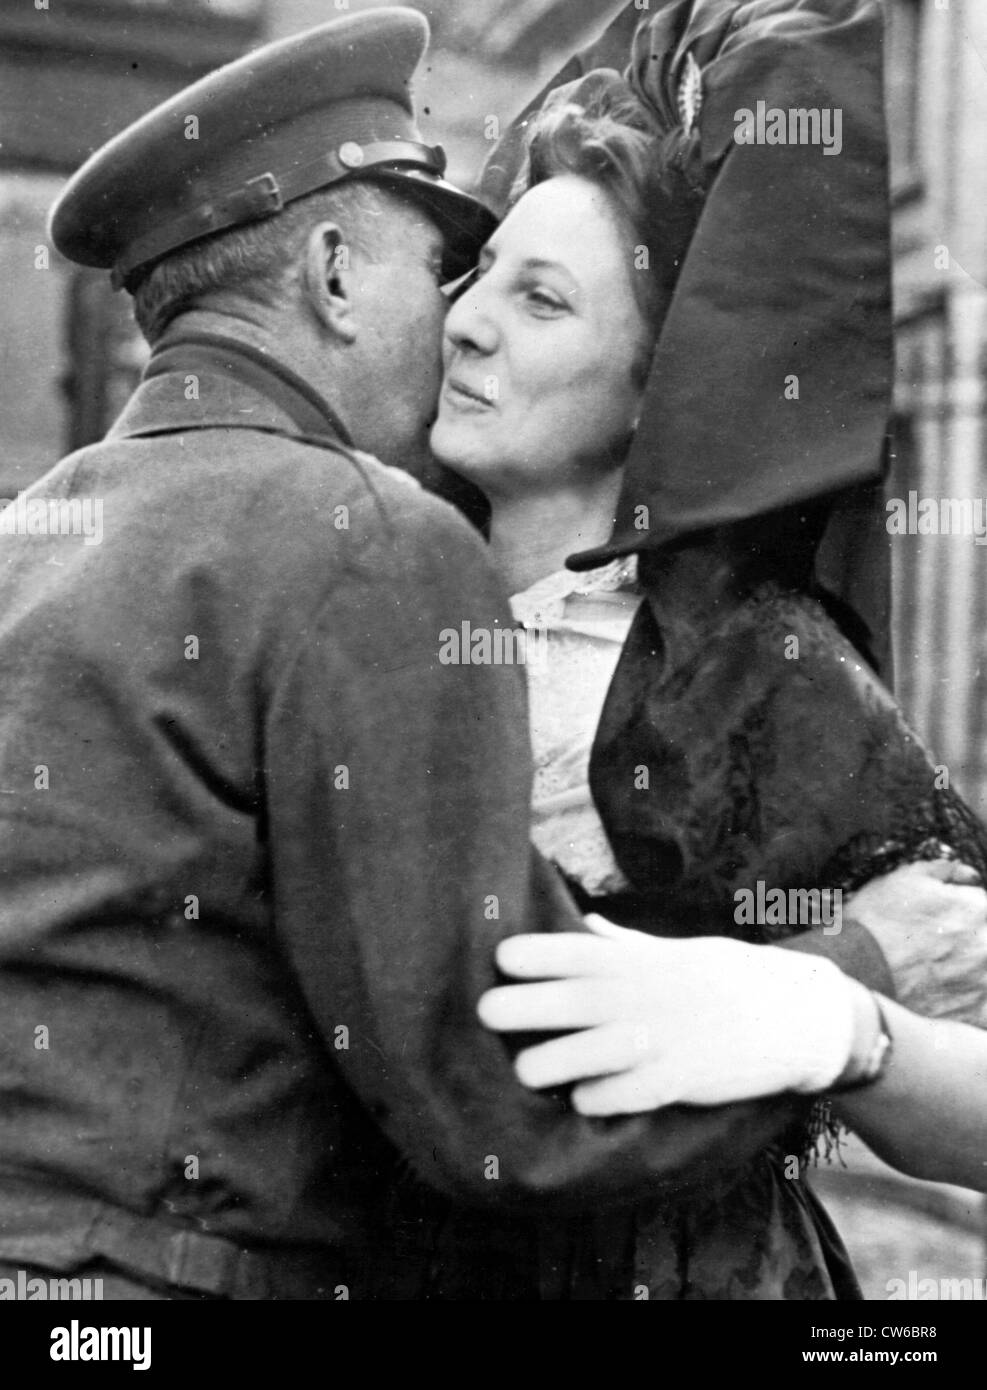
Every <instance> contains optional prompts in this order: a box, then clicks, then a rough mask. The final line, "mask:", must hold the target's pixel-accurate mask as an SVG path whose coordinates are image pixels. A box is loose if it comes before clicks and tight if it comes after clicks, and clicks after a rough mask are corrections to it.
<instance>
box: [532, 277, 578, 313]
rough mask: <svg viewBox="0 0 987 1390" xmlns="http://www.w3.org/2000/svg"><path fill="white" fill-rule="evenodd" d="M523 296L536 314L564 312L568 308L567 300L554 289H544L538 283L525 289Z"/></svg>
mask: <svg viewBox="0 0 987 1390" xmlns="http://www.w3.org/2000/svg"><path fill="white" fill-rule="evenodd" d="M525 296H526V298H527V301H528V303H529V304H530V305H531V307H532V308H533V309H534V310H535V312H536V313H538V314H543V315H546V316H547V315H549V314H555V313H565V311H566V310H567V309H568V308H569V301H568V300H567V299H564V298H563V297H562V296H561V295H560V294H556V293H555V291H554V290H546V289H544V288H542V287H541V286H538V285H533V286H531V288H529V289H528V290H526V292H525Z"/></svg>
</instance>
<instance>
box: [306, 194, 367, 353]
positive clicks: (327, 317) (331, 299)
mask: <svg viewBox="0 0 987 1390" xmlns="http://www.w3.org/2000/svg"><path fill="white" fill-rule="evenodd" d="M304 284H305V296H306V298H307V300H308V302H309V306H310V308H311V309H312V312H313V313H314V314H315V316H316V318H317V319H318V320H319V322H320V323H321V324H322V325H323V327H324V328H326V329H328V331H329V332H330V333H333V334H335V335H336V337H338V338H342V339H343V340H344V341H345V342H347V343H352V342H353V341H354V339H355V338H356V320H355V318H354V313H353V298H352V292H353V276H352V273H351V271H350V248H349V246H347V244H346V242H345V241H344V240H343V233H342V231H341V229H340V228H339V227H338V226H337V224H336V223H335V222H320V223H319V224H318V226H317V227H313V228H312V230H311V232H310V233H309V236H308V242H307V243H306V247H305V278H304Z"/></svg>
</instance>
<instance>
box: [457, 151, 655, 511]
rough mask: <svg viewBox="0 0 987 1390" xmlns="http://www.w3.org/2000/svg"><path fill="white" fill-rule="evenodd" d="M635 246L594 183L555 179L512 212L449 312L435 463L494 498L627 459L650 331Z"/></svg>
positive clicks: (574, 479)
mask: <svg viewBox="0 0 987 1390" xmlns="http://www.w3.org/2000/svg"><path fill="white" fill-rule="evenodd" d="M633 254H634V253H633V247H632V246H631V245H630V239H629V238H628V237H627V236H626V235H622V232H621V228H620V224H619V223H618V221H617V218H616V215H615V213H614V212H613V210H612V209H611V205H610V203H609V200H608V198H607V196H606V194H605V193H604V192H602V191H601V190H600V189H599V188H598V187H597V186H596V185H595V184H593V183H591V182H590V181H589V180H587V179H584V178H580V177H578V176H577V175H574V174H564V175H560V176H558V177H556V178H552V179H548V180H546V181H545V182H544V183H541V184H538V185H537V186H536V187H535V188H533V189H531V190H530V191H529V192H528V193H526V194H525V195H524V197H523V198H521V199H520V201H519V202H518V203H517V204H516V205H515V207H514V208H513V209H512V211H511V212H510V213H509V215H508V216H507V217H506V218H505V220H504V222H503V223H502V224H501V226H500V227H499V228H498V230H497V231H496V232H495V233H494V235H493V236H492V237H491V239H490V241H489V242H488V243H487V246H486V247H485V248H484V251H483V253H482V255H481V259H480V266H479V272H478V278H477V279H476V281H475V282H474V283H473V284H472V285H471V286H470V288H469V289H468V290H467V291H466V293H465V294H463V295H462V296H461V297H460V298H459V299H458V300H457V301H456V303H455V304H454V305H453V306H452V308H451V309H450V311H449V315H448V318H447V319H446V328H445V339H444V343H443V361H444V365H445V380H444V383H443V387H442V394H441V396H440V398H439V415H438V419H437V420H436V422H435V425H434V426H433V429H432V449H433V451H434V452H435V454H436V455H437V457H438V458H439V459H440V460H441V461H442V462H443V463H445V464H447V465H448V466H449V467H450V468H453V469H454V470H455V471H456V472H458V473H461V474H463V475H464V476H465V477H467V478H469V479H470V480H471V481H472V482H474V483H476V484H477V485H478V486H479V487H481V488H483V489H484V490H485V491H487V492H488V493H490V494H491V495H496V496H505V495H508V496H509V495H513V494H518V493H522V492H545V491H550V490H552V489H555V488H561V487H569V486H573V485H578V484H579V482H580V480H585V479H588V478H590V477H592V476H594V475H599V473H600V472H601V471H603V470H608V469H611V468H613V467H614V466H615V465H616V464H619V463H620V462H622V460H623V456H624V453H625V452H626V447H627V442H628V440H629V437H630V435H631V433H632V431H633V428H634V423H635V420H636V416H637V412H638V409H639V405H640V399H641V394H642V388H641V386H640V384H639V381H636V380H635V378H636V376H637V373H635V372H634V370H633V368H634V364H635V362H636V361H637V360H638V359H639V357H640V354H641V351H642V349H643V348H645V346H646V344H647V338H648V331H647V327H646V324H645V321H644V317H643V315H642V314H641V311H640V309H639V308H638V304H637V299H636V297H635V294H634V290H633V282H632V279H631V277H632V276H633V275H636V274H646V273H647V271H637V270H635V269H634V265H633Z"/></svg>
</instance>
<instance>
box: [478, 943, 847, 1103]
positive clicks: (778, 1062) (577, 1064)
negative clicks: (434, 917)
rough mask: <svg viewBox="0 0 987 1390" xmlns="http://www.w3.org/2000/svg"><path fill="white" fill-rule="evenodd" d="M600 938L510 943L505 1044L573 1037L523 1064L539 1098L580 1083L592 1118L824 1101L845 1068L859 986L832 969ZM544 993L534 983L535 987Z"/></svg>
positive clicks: (769, 955) (769, 952)
mask: <svg viewBox="0 0 987 1390" xmlns="http://www.w3.org/2000/svg"><path fill="white" fill-rule="evenodd" d="M586 921H587V925H588V926H590V928H591V931H592V933H593V934H592V935H579V934H576V933H560V934H558V935H552V934H546V935H537V936H515V937H511V938H509V939H508V940H507V941H503V942H501V944H500V946H499V947H498V950H497V961H498V964H499V966H500V968H501V970H503V971H504V972H505V973H506V974H508V975H513V976H514V977H515V978H517V979H519V980H524V981H530V982H533V983H526V984H520V985H508V986H504V987H502V988H498V989H493V990H490V991H489V992H488V993H487V994H485V995H484V996H483V998H482V999H481V1000H480V1005H479V1014H480V1018H481V1019H482V1020H483V1022H484V1023H485V1024H486V1025H487V1027H489V1028H493V1029H495V1030H497V1031H499V1032H527V1031H532V1030H534V1031H561V1030H579V1031H569V1032H567V1035H566V1036H564V1037H560V1038H554V1039H552V1040H550V1041H548V1042H545V1043H541V1044H539V1045H537V1046H535V1047H530V1048H526V1049H525V1050H524V1051H523V1052H521V1053H520V1054H519V1056H518V1058H517V1062H516V1067H517V1072H518V1075H519V1077H520V1079H521V1080H522V1081H523V1082H524V1084H525V1085H527V1086H530V1087H532V1088H536V1089H537V1088H541V1087H547V1086H558V1085H563V1084H566V1083H570V1082H576V1083H579V1084H577V1085H576V1086H575V1089H574V1091H573V1093H572V1103H573V1105H574V1107H575V1108H576V1110H578V1111H580V1112H581V1113H582V1114H584V1115H614V1114H633V1113H638V1112H642V1111H648V1110H655V1109H658V1108H660V1107H661V1106H665V1105H672V1104H675V1103H677V1102H687V1103H691V1104H696V1105H717V1104H721V1103H725V1102H728V1101H734V1100H743V1099H752V1098H754V1097H756V1096H762V1095H772V1094H775V1093H777V1092H780V1091H785V1090H794V1091H803V1092H814V1091H820V1090H823V1089H825V1088H826V1087H827V1086H829V1085H831V1084H832V1082H833V1081H834V1080H835V1079H836V1078H837V1077H838V1076H839V1075H840V1073H841V1072H842V1071H843V1070H844V1067H845V1066H846V1064H847V1061H848V1059H849V1057H850V1054H851V1050H852V1047H853V1043H854V1039H855V1029H857V1027H858V1021H859V1016H860V1009H861V1001H863V1007H864V1008H868V1007H872V1005H871V1004H870V996H869V995H868V993H867V991H866V990H864V989H863V988H862V986H860V985H857V984H856V983H854V982H853V981H852V980H850V979H848V978H847V977H846V976H845V975H843V974H842V972H841V971H840V970H839V969H837V967H836V966H835V965H833V964H831V963H830V962H829V961H827V960H823V959H820V958H818V957H814V956H808V955H797V954H794V953H792V952H788V951H779V950H776V949H773V948H772V947H768V946H749V945H746V944H744V943H742V942H737V941H730V940H727V939H726V938H724V937H699V938H694V939H690V940H667V939H665V938H661V937H653V936H647V935H645V934H644V933H642V932H636V931H627V930H625V929H624V928H621V927H616V926H614V925H613V924H612V923H610V922H607V921H605V920H604V919H603V918H602V917H592V916H591V917H588V918H587V919H586ZM535 982H536V983H535Z"/></svg>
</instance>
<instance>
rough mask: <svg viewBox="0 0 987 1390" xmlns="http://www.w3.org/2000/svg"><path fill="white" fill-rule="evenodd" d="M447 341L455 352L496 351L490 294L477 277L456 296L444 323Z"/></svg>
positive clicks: (494, 325) (497, 336) (495, 335)
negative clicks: (476, 279)
mask: <svg viewBox="0 0 987 1390" xmlns="http://www.w3.org/2000/svg"><path fill="white" fill-rule="evenodd" d="M445 336H446V340H447V342H448V343H449V344H450V345H451V346H452V347H454V348H457V349H459V351H461V352H464V351H470V350H472V351H473V352H479V353H482V354H483V355H484V356H489V355H490V354H491V353H493V352H495V351H496V349H497V343H498V341H499V333H498V329H497V323H496V318H495V316H494V313H493V306H492V304H491V302H490V294H489V291H488V289H487V287H486V286H485V284H484V280H483V279H482V278H481V279H479V280H478V281H477V282H476V283H475V284H473V285H471V286H469V288H468V289H466V290H464V292H463V293H462V294H461V295H459V297H458V298H457V299H456V300H455V302H454V303H453V305H452V307H451V308H450V310H449V312H448V314H447V315H446V322H445Z"/></svg>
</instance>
